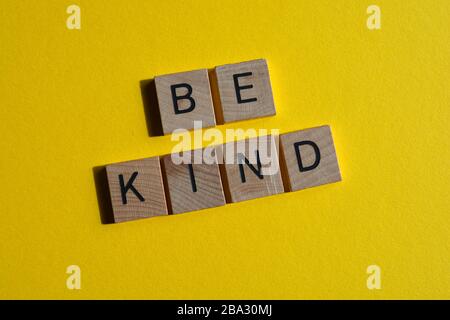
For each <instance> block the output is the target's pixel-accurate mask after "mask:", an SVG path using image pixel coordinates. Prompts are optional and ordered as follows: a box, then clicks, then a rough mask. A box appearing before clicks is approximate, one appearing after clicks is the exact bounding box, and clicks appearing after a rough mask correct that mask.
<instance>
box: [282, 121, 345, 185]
mask: <svg viewBox="0 0 450 320" xmlns="http://www.w3.org/2000/svg"><path fill="white" fill-rule="evenodd" d="M280 144H281V150H282V153H283V157H284V164H285V169H286V172H287V178H288V182H289V187H290V191H296V190H301V189H305V188H310V187H315V186H318V185H322V184H327V183H332V182H337V181H341V172H340V170H339V164H338V161H337V158H336V150H335V148H334V143H333V137H332V136H331V129H330V127H329V126H321V127H316V128H311V129H305V130H300V131H294V132H290V133H286V134H282V135H281V136H280Z"/></svg>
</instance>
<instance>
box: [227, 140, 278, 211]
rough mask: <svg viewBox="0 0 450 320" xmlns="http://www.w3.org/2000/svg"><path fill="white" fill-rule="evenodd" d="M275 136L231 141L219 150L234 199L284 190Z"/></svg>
mask: <svg viewBox="0 0 450 320" xmlns="http://www.w3.org/2000/svg"><path fill="white" fill-rule="evenodd" d="M275 138H276V137H274V136H264V137H258V138H251V139H245V140H240V141H235V142H230V143H227V144H225V145H223V146H222V147H218V149H220V150H219V151H218V155H220V154H222V155H221V157H222V159H223V163H224V165H223V166H224V171H225V176H226V181H225V187H226V188H227V193H228V195H229V197H230V200H231V202H239V201H244V200H250V199H254V198H261V197H265V196H270V195H274V194H278V193H283V192H284V188H283V181H282V179H281V172H280V167H279V157H278V156H279V155H278V139H275Z"/></svg>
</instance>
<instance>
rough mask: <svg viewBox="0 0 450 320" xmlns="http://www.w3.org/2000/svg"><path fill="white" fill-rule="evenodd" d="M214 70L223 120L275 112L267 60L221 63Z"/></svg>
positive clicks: (267, 114) (262, 115)
mask: <svg viewBox="0 0 450 320" xmlns="http://www.w3.org/2000/svg"><path fill="white" fill-rule="evenodd" d="M215 73H216V76H215V78H216V79H217V87H218V91H219V95H220V106H219V108H221V111H222V113H223V120H224V122H232V121H238V120H245V119H253V118H259V117H265V116H273V115H275V113H276V111H275V104H274V101H273V96H272V87H271V85H270V77H269V69H268V67H267V62H266V60H263V59H260V60H253V61H248V62H241V63H236V64H227V65H223V66H219V67H216V68H215Z"/></svg>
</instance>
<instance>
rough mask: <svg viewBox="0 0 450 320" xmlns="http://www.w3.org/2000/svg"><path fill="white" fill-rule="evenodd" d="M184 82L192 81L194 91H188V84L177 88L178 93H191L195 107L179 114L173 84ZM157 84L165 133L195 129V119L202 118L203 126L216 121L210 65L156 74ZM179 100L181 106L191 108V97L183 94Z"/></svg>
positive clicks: (181, 108) (189, 83)
mask: <svg viewBox="0 0 450 320" xmlns="http://www.w3.org/2000/svg"><path fill="white" fill-rule="evenodd" d="M181 84H188V85H190V86H191V90H192V92H191V93H190V94H189V89H188V88H186V87H185V86H180V87H176V88H175V89H174V90H175V94H176V96H179V97H183V96H185V95H188V96H189V97H190V98H192V99H193V101H195V107H194V108H193V109H192V111H189V112H182V113H179V114H176V112H175V106H174V101H173V94H172V92H173V91H172V89H171V86H177V85H181ZM155 86H156V95H157V98H158V105H159V110H160V114H161V123H162V128H163V133H164V134H169V133H171V132H173V130H175V129H179V128H182V129H186V130H190V129H193V128H194V120H201V121H202V122H203V124H202V125H203V127H211V126H214V125H216V119H215V116H214V107H213V102H212V96H211V87H210V83H209V77H208V70H207V69H201V70H194V71H188V72H180V73H174V74H168V75H162V76H157V77H155ZM176 103H177V105H178V109H179V110H189V109H190V107H191V106H192V104H191V103H192V101H191V100H190V99H188V98H180V99H178V100H177V102H176Z"/></svg>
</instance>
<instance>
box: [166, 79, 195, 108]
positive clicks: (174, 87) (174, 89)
mask: <svg viewBox="0 0 450 320" xmlns="http://www.w3.org/2000/svg"><path fill="white" fill-rule="evenodd" d="M178 88H186V89H187V93H186V94H185V95H183V96H177V89H178ZM170 90H171V91H172V101H173V108H174V110H175V114H181V113H187V112H191V111H192V110H194V108H195V100H194V99H193V98H192V97H191V95H192V86H191V85H190V84H187V83H179V84H173V85H171V86H170ZM183 99H186V100H189V101H190V102H191V105H190V106H189V107H188V108H186V109H183V110H180V108H179V107H178V100H183Z"/></svg>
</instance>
